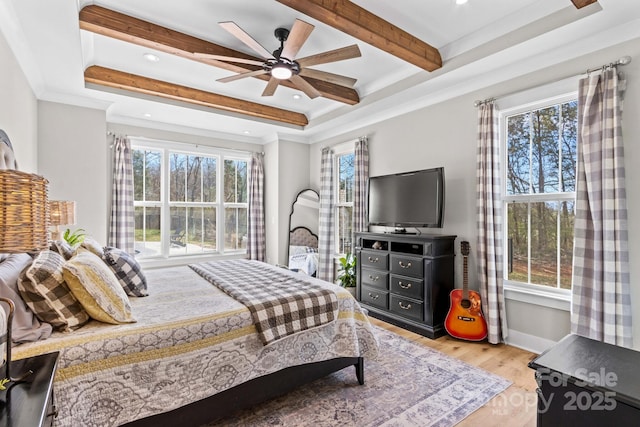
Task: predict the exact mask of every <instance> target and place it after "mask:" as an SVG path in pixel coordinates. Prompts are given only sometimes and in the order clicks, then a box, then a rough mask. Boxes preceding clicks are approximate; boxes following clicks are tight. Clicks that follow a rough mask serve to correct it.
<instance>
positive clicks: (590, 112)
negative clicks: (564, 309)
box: [571, 68, 632, 347]
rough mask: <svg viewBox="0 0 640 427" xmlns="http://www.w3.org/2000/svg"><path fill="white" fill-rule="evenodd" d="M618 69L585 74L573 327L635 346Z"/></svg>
mask: <svg viewBox="0 0 640 427" xmlns="http://www.w3.org/2000/svg"><path fill="white" fill-rule="evenodd" d="M619 77H622V76H619V75H618V72H617V70H616V69H615V68H614V69H608V70H605V71H603V72H602V73H601V74H594V75H590V76H588V77H586V78H584V79H582V80H580V84H579V89H578V172H577V182H576V220H575V221H576V222H575V246H574V257H573V285H572V293H573V298H572V304H571V332H573V333H576V334H579V335H583V336H585V337H588V338H593V339H596V340H599V341H604V342H607V343H610V344H615V345H620V346H625V347H631V345H632V333H631V295H630V285H629V253H628V234H627V196H626V186H625V169H624V148H623V145H622V128H621V121H622V112H621V102H622V100H621V99H622V87H623V86H624V78H619Z"/></svg>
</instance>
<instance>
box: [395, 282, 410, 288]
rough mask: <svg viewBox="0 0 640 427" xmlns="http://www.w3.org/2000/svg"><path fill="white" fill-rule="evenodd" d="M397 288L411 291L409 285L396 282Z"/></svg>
mask: <svg viewBox="0 0 640 427" xmlns="http://www.w3.org/2000/svg"><path fill="white" fill-rule="evenodd" d="M398 286H400V287H401V288H402V289H411V283H407V284H404V283H402V282H398Z"/></svg>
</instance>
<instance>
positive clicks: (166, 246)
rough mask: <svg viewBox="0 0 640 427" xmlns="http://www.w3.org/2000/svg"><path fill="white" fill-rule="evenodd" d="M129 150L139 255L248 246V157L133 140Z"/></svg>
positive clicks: (193, 253)
mask: <svg viewBox="0 0 640 427" xmlns="http://www.w3.org/2000/svg"><path fill="white" fill-rule="evenodd" d="M143 144H145V145H143ZM156 145H158V147H156ZM132 154H133V155H132V157H133V175H134V177H133V182H134V209H135V248H136V251H137V254H138V256H139V257H158V256H163V257H166V256H169V257H172V256H184V255H196V254H215V253H227V252H234V251H236V252H240V251H244V250H245V249H246V244H247V209H248V200H247V183H248V172H247V171H248V167H247V166H248V157H245V156H241V155H240V156H239V155H237V154H235V153H234V154H230V153H226V152H224V151H221V150H214V149H208V150H200V151H198V152H196V151H195V150H194V151H189V152H188V151H183V150H180V149H179V148H176V147H175V144H174V145H171V144H163V143H157V144H153V143H150V142H148V141H140V142H138V141H136V140H133V141H132ZM220 188H221V189H222V192H220V191H219V189H220ZM220 193H222V194H220ZM217 230H224V233H222V234H221V235H218V233H217Z"/></svg>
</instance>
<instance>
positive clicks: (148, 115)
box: [143, 113, 151, 117]
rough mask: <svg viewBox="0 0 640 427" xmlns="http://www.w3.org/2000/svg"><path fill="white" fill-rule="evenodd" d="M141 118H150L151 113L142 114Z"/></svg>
mask: <svg viewBox="0 0 640 427" xmlns="http://www.w3.org/2000/svg"><path fill="white" fill-rule="evenodd" d="M143 116H145V117H151V113H144V114H143Z"/></svg>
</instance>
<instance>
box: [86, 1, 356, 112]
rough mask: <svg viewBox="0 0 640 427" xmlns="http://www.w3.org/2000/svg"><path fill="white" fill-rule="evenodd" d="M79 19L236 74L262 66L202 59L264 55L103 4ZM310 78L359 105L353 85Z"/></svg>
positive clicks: (96, 29) (326, 92) (99, 30)
mask: <svg viewBox="0 0 640 427" xmlns="http://www.w3.org/2000/svg"><path fill="white" fill-rule="evenodd" d="M79 19H80V28H81V29H83V30H86V31H91V32H93V33H96V34H100V35H103V36H107V37H112V38H115V39H118V40H122V41H125V42H128V43H134V44H137V45H139V46H144V47H147V48H151V49H155V50H158V51H161V52H166V53H169V54H172V55H176V56H180V57H182V58H186V59H191V60H193V61H198V62H202V63H204V64H208V65H213V66H216V67H219V68H222V69H225V70H228V71H232V72H235V73H242V72H246V71H253V70H256V69H258V67H255V66H251V65H247V64H236V63H228V62H223V61H212V60H207V59H200V58H196V57H195V56H194V55H193V54H194V53H195V52H198V53H207V54H212V55H223V56H233V57H237V58H238V57H239V58H245V59H253V60H256V61H262V59H261V58H258V57H254V56H251V55H247V54H245V53H243V52H239V51H236V50H233V49H229V48H226V47H224V46H220V45H218V44H215V43H211V42H209V41H206V40H202V39H199V38H196V37H193V36H189V35H187V34H184V33H180V32H178V31H174V30H171V29H169V28H165V27H162V26H160V25H157V24H153V23H151V22H147V21H143V20H141V19H138V18H134V17H132V16H129V15H125V14H122V13H120V12H116V11H114V10H110V9H106V8H104V7H101V6H96V5H88V6H85V7H84V8H82V10H80V15H79ZM256 78H259V79H261V80H265V81H268V80H269V76H266V75H263V76H257V77H256ZM306 79H307V81H308V82H309V83H310V84H311V85H312V86H314V87H315V88H316V89H318V91H319V92H320V95H321V96H322V97H324V98H328V99H332V100H334V101H338V102H342V103H345V104H348V105H355V104H357V103H359V102H360V97H359V96H358V92H356V91H355V90H354V89H352V88H348V87H345V86H340V85H337V84H333V83H326V82H320V83H319V81H318V80H315V79H311V78H306ZM280 84H281V85H282V86H287V87H290V88H292V89H296V90H298V88H297V87H296V86H295V85H294V84H293V83H291V82H289V81H283V82H281V83H280Z"/></svg>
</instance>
